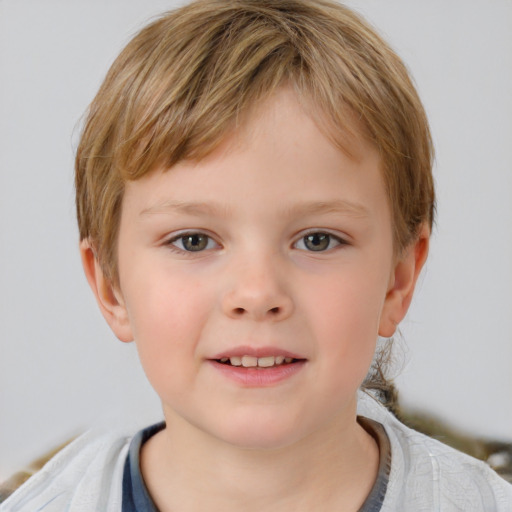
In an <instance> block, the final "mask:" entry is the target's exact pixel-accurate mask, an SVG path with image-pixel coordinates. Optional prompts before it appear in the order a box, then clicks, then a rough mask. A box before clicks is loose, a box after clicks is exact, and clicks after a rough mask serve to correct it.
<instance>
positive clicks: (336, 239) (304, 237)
mask: <svg viewBox="0 0 512 512" xmlns="http://www.w3.org/2000/svg"><path fill="white" fill-rule="evenodd" d="M313 236H316V237H320V240H318V239H317V243H318V245H319V244H321V243H322V242H323V241H324V240H327V247H325V248H323V249H318V250H315V249H308V248H307V247H304V248H301V247H298V245H299V243H301V242H302V243H303V244H304V245H306V243H307V242H306V240H307V239H308V237H313ZM321 237H325V238H323V239H322V238H321ZM310 241H311V240H310ZM333 242H335V245H334V246H332V243H333ZM313 243H314V242H313ZM293 245H294V247H296V248H298V249H301V250H304V251H307V252H328V251H330V250H332V249H335V248H336V247H339V246H343V245H348V242H347V241H346V240H344V239H343V238H341V237H339V236H336V235H333V234H332V233H329V232H327V231H321V230H318V231H310V232H308V233H305V234H303V235H302V236H301V237H300V238H299V239H298V240H297V241H296V242H295V243H294V244H293Z"/></svg>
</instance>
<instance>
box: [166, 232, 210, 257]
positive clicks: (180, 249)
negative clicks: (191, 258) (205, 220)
mask: <svg viewBox="0 0 512 512" xmlns="http://www.w3.org/2000/svg"><path fill="white" fill-rule="evenodd" d="M192 237H197V238H200V237H203V238H205V239H206V246H205V247H204V248H201V249H197V250H189V249H186V248H185V247H184V245H183V241H184V240H185V239H187V238H189V239H190V238H192ZM178 241H181V245H182V246H181V247H179V246H178V245H177V244H176V243H177V242H178ZM212 244H213V246H212ZM166 245H168V246H169V247H170V248H171V249H172V250H174V251H177V252H180V253H182V254H183V253H185V254H193V253H195V252H197V253H200V252H204V251H207V250H211V249H213V248H214V247H218V245H219V244H217V242H215V240H214V239H213V238H212V237H211V236H210V235H208V234H206V233H204V232H202V231H188V232H185V233H180V234H179V235H176V236H173V237H172V238H170V239H169V240H167V242H166Z"/></svg>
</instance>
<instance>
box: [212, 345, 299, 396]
mask: <svg viewBox="0 0 512 512" xmlns="http://www.w3.org/2000/svg"><path fill="white" fill-rule="evenodd" d="M243 356H252V357H268V356H274V357H277V356H282V357H286V358H291V359H293V360H294V362H293V363H288V364H282V365H278V366H272V367H270V368H254V367H249V368H246V367H243V366H231V365H229V364H224V363H221V362H220V359H224V358H230V357H243ZM207 362H208V363H209V364H210V365H211V366H212V367H213V368H214V369H215V370H216V371H218V372H219V373H220V374H221V375H222V376H223V377H225V378H227V379H229V380H231V381H232V382H234V383H236V384H238V385H241V386H242V387H246V388H262V387H270V386H275V385H278V384H281V383H284V382H286V381H288V380H289V379H291V378H292V377H293V376H295V375H296V374H297V373H299V372H300V371H301V370H302V369H303V368H304V366H305V364H306V362H307V359H306V358H305V357H304V356H301V355H300V354H297V353H294V352H290V351H289V350H283V349H280V348H277V347H271V346H266V347H251V346H248V345H246V346H244V345H239V346H237V347H233V348H231V349H227V350H223V351H222V352H219V353H218V354H215V355H214V356H213V357H212V358H209V359H208V360H207Z"/></svg>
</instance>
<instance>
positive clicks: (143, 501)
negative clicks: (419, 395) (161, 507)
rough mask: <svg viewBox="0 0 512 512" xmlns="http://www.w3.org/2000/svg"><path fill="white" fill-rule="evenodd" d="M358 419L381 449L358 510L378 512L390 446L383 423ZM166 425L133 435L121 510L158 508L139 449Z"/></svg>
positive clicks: (148, 511) (147, 511)
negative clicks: (373, 476)
mask: <svg viewBox="0 0 512 512" xmlns="http://www.w3.org/2000/svg"><path fill="white" fill-rule="evenodd" d="M358 422H359V424H360V425H361V426H362V427H363V428H364V429H365V430H366V431H367V432H368V433H369V434H370V435H371V436H372V437H373V438H374V439H375V440H376V441H377V444H378V445H379V453H380V460H379V471H378V475H377V480H376V481H375V484H374V485H373V488H372V490H371V492H370V494H369V496H368V498H366V500H365V502H364V504H363V506H362V507H361V508H360V509H359V512H379V511H380V509H381V507H382V503H383V501H384V496H385V495H386V489H387V485H388V480H389V472H390V470H391V446H390V443H389V438H388V435H387V434H386V431H385V430H384V427H383V426H382V425H381V424H380V423H378V422H376V421H374V420H370V419H368V418H364V417H362V416H359V417H358ZM164 428H165V423H157V424H156V425H152V426H151V427H147V428H145V429H144V430H141V431H140V432H138V433H137V434H136V435H135V436H134V438H133V439H132V441H131V443H130V448H129V450H128V455H127V456H126V461H125V464H124V473H123V503H122V512H158V509H157V508H156V505H155V504H154V503H153V500H152V499H151V496H150V495H149V492H148V489H147V487H146V484H145V483H144V479H143V478H142V474H141V472H140V450H141V447H142V445H143V444H144V443H145V442H146V441H147V440H148V439H149V438H150V437H151V436H154V435H155V434H156V433H157V432H160V430H162V429H164Z"/></svg>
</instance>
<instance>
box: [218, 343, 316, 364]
mask: <svg viewBox="0 0 512 512" xmlns="http://www.w3.org/2000/svg"><path fill="white" fill-rule="evenodd" d="M242 356H252V357H268V356H274V357H277V356H283V357H291V358H292V359H301V360H302V359H306V358H305V357H304V356H301V355H300V354H295V353H293V352H289V351H288V350H282V349H280V348H277V347H250V346H243V345H240V346H237V347H233V348H231V349H227V350H224V351H222V352H219V353H218V354H215V355H214V356H213V357H211V358H209V359H210V360H215V359H217V360H218V359H223V358H225V357H228V358H229V357H242Z"/></svg>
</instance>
